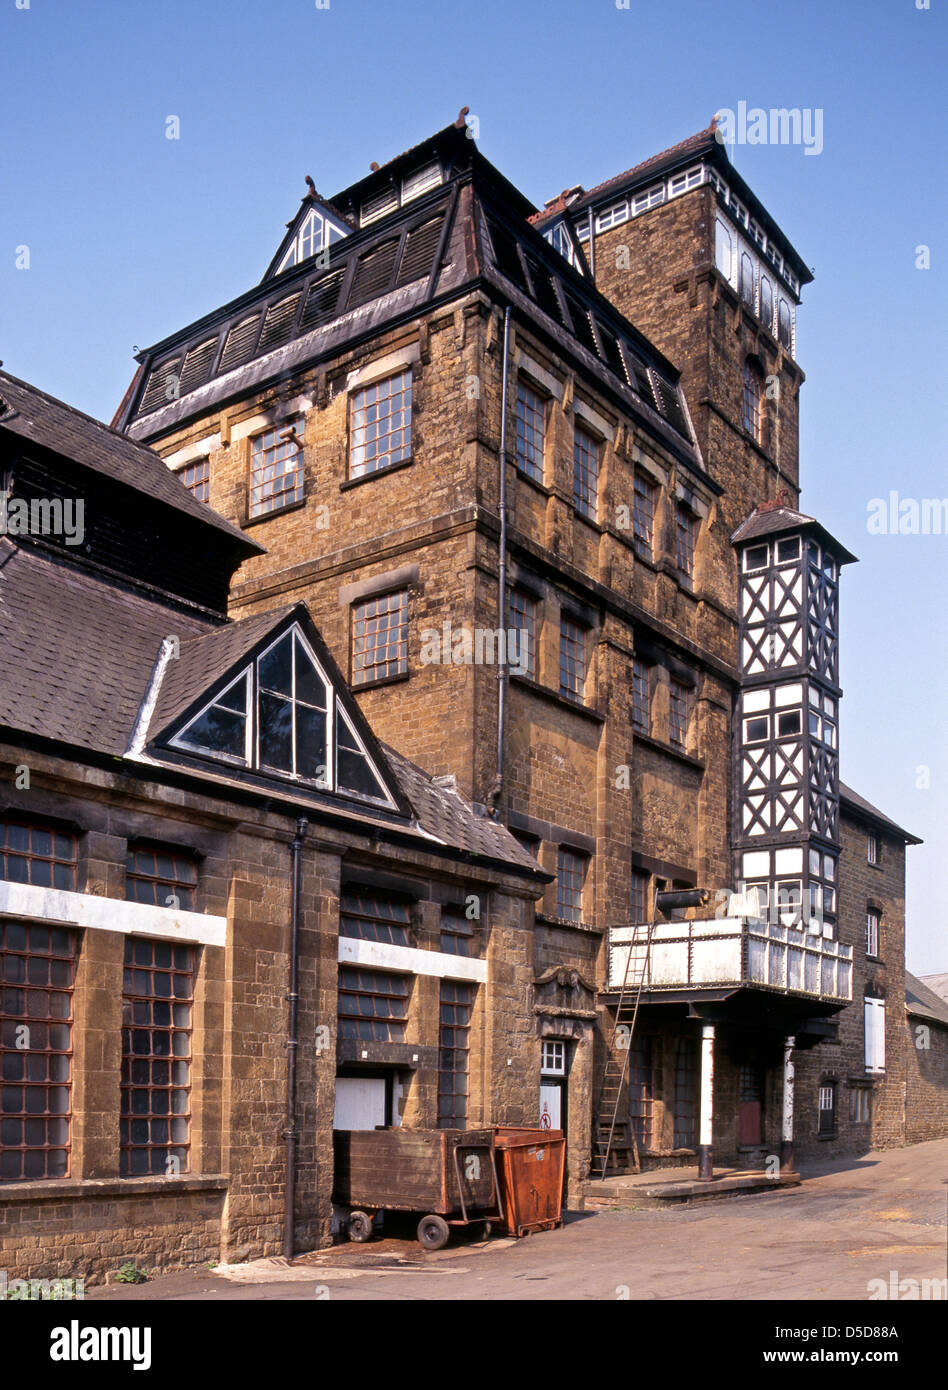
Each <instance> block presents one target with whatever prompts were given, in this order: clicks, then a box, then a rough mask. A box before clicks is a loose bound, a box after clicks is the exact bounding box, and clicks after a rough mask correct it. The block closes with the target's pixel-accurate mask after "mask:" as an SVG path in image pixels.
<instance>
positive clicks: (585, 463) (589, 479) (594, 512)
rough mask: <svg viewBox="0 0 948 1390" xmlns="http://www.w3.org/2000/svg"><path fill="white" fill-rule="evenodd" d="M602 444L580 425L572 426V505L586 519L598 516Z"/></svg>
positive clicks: (593, 518) (596, 518) (590, 519)
mask: <svg viewBox="0 0 948 1390" xmlns="http://www.w3.org/2000/svg"><path fill="white" fill-rule="evenodd" d="M601 459H602V444H601V443H600V441H599V440H598V439H597V438H596V436H595V435H594V434H590V432H589V430H586V429H583V427H582V425H575V426H574V427H573V506H574V507H575V508H576V510H577V511H578V512H579V514H580V516H584V517H586V519H587V521H596V520H598V517H599V465H600V461H601Z"/></svg>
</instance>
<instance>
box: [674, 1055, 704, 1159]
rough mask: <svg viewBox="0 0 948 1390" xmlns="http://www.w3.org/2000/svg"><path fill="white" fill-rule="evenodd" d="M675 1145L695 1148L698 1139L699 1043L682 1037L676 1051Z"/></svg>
mask: <svg viewBox="0 0 948 1390" xmlns="http://www.w3.org/2000/svg"><path fill="white" fill-rule="evenodd" d="M672 1124H673V1144H674V1147H675V1148H676V1149H693V1148H694V1147H695V1143H696V1142H697V1137H698V1040H697V1038H681V1037H680V1038H679V1039H678V1046H677V1048H676V1049H675V1106H674V1110H673V1112H672Z"/></svg>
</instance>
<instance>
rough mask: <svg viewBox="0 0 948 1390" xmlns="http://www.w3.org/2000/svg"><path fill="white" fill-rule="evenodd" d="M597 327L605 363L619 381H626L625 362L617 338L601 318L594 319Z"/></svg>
mask: <svg viewBox="0 0 948 1390" xmlns="http://www.w3.org/2000/svg"><path fill="white" fill-rule="evenodd" d="M596 326H597V328H598V329H599V341H600V342H601V343H602V351H603V356H604V357H605V359H606V365H607V366H608V367H609V368H610V370H612V371H613V372H615V374H616V376H617V377H618V378H619V380H620V381H627V380H628V377H627V376H626V371H625V363H624V362H623V361H622V350H621V348H620V347H619V339H618V338H617V337H616V335H615V334H614V333H611V332H610V331H609V329H608V328H607V327H606V326H605V324H604V323H603V322H602V320H601V319H597V320H596Z"/></svg>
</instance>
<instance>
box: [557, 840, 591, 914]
mask: <svg viewBox="0 0 948 1390" xmlns="http://www.w3.org/2000/svg"><path fill="white" fill-rule="evenodd" d="M588 862H589V861H588V859H587V858H586V855H585V854H577V853H576V851H575V850H571V849H564V848H563V847H562V846H561V847H560V849H559V851H558V853H557V856H556V915H557V917H562V918H563V920H564V921H566V922H581V921H582V920H583V882H584V880H585V878H586V865H587V864H588Z"/></svg>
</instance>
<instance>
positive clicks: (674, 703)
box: [668, 676, 688, 750]
mask: <svg viewBox="0 0 948 1390" xmlns="http://www.w3.org/2000/svg"><path fill="white" fill-rule="evenodd" d="M687 733H688V687H687V686H686V685H683V684H682V683H681V681H676V680H675V678H674V676H672V678H671V680H670V681H669V682H668V741H669V743H671V745H672V746H673V747H674V748H680V749H682V750H684V747H685V738H686V736H687Z"/></svg>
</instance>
